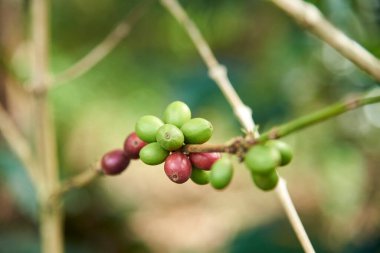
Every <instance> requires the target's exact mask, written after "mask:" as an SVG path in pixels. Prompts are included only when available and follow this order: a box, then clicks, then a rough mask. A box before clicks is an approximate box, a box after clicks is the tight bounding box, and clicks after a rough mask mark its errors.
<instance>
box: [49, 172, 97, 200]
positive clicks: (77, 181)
mask: <svg viewBox="0 0 380 253" xmlns="http://www.w3.org/2000/svg"><path fill="white" fill-rule="evenodd" d="M101 175H103V172H102V170H101V169H99V166H93V167H92V168H89V169H87V170H85V171H83V172H82V173H80V174H78V175H76V176H74V177H72V178H70V179H68V180H66V181H64V182H63V183H62V184H61V186H60V187H59V188H57V189H56V190H55V191H54V192H53V193H52V195H51V196H50V199H56V198H58V197H60V196H62V195H63V194H64V193H66V192H68V191H69V190H71V189H74V188H79V187H83V186H85V185H87V184H89V183H90V182H92V181H93V180H95V179H97V178H98V177H99V176H101Z"/></svg>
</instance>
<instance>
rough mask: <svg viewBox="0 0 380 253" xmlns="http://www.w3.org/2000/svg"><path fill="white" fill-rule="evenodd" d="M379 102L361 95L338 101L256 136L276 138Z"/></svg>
mask: <svg viewBox="0 0 380 253" xmlns="http://www.w3.org/2000/svg"><path fill="white" fill-rule="evenodd" d="M379 102H380V96H375V97H362V98H357V99H354V100H349V101H346V102H338V103H336V104H333V105H331V106H329V107H326V108H324V109H322V110H319V111H316V112H314V113H311V114H309V115H306V116H303V117H300V118H298V119H295V120H293V121H290V122H289V123H286V124H284V125H281V126H278V127H274V128H272V129H271V130H269V131H267V132H265V133H264V134H262V135H261V136H260V137H259V138H258V140H257V141H258V142H265V141H266V140H268V139H278V138H281V137H284V136H286V135H288V134H290V133H293V132H295V131H298V130H300V129H304V128H306V127H309V126H312V125H314V124H317V123H319V122H322V121H325V120H327V119H330V118H332V117H335V116H338V115H340V114H343V113H345V112H348V111H351V110H354V109H357V108H359V107H362V106H364V105H368V104H374V103H379Z"/></svg>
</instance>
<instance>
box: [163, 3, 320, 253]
mask: <svg viewBox="0 0 380 253" xmlns="http://www.w3.org/2000/svg"><path fill="white" fill-rule="evenodd" d="M161 3H162V4H163V5H164V6H165V7H166V8H167V9H168V10H169V12H171V13H172V15H173V16H174V17H175V18H176V19H177V21H178V22H179V23H180V24H182V26H183V27H184V28H185V30H186V31H187V33H188V34H189V36H190V38H191V39H192V41H193V43H194V45H195V46H196V48H197V49H198V51H199V53H200V55H201V57H202V58H203V60H204V61H205V62H206V65H207V66H208V68H209V76H210V77H211V78H212V79H214V81H215V82H216V83H217V85H218V86H219V88H220V89H221V90H222V92H223V94H224V96H225V97H226V98H227V100H228V101H229V103H230V104H231V106H232V108H233V110H234V113H235V115H236V116H237V118H238V119H239V121H240V123H241V125H242V126H243V127H244V128H245V130H246V131H247V133H248V135H247V137H250V136H253V137H256V138H258V137H259V132H258V131H257V128H255V123H254V121H253V118H252V110H251V108H249V107H248V106H246V105H245V104H243V102H242V101H241V99H240V97H239V95H238V94H237V93H236V91H235V90H234V88H233V87H232V84H231V82H230V80H229V79H228V77H227V70H226V68H225V67H224V66H222V65H220V64H219V63H218V62H217V60H216V58H215V57H214V55H213V54H212V52H211V49H210V47H209V46H208V44H207V43H206V41H205V40H204V38H203V37H202V34H201V33H200V32H199V30H198V28H197V27H196V25H195V24H194V23H193V22H192V21H191V19H190V18H189V17H188V16H187V14H186V12H185V10H184V9H183V8H182V7H181V5H180V4H179V3H178V1H177V0H161ZM243 151H244V150H243ZM237 152H241V148H240V149H237ZM282 180H283V179H282ZM278 189H279V190H278V191H276V193H277V195H280V194H282V195H284V196H285V195H287V196H289V193H288V190H287V188H286V187H281V188H278ZM279 197H280V196H279ZM280 198H281V197H280ZM281 203H282V204H283V205H285V206H284V209H286V210H288V209H291V208H292V207H293V203H292V201H291V199H290V197H289V198H288V201H286V202H281ZM286 205H288V206H286ZM293 209H294V207H293ZM286 214H287V215H288V218H289V220H290V222H291V224H292V225H293V224H298V225H299V226H298V227H293V228H294V231H295V232H296V233H299V232H300V231H301V232H302V234H300V235H298V234H297V236H298V238H299V239H300V240H301V241H300V242H301V244H302V245H303V246H304V245H311V243H310V240H309V238H308V237H307V235H306V232H305V230H304V228H303V226H302V223H301V221H300V219H299V217H298V214H297V212H296V211H295V209H294V212H287V213H286ZM297 221H298V223H297ZM304 235H305V236H304ZM309 252H310V253H311V252H313V251H307V253H309Z"/></svg>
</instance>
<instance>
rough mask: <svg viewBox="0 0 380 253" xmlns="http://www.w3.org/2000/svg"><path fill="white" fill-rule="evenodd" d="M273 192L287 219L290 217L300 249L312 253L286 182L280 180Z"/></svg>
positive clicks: (311, 246) (311, 247) (312, 249)
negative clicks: (300, 245)
mask: <svg viewBox="0 0 380 253" xmlns="http://www.w3.org/2000/svg"><path fill="white" fill-rule="evenodd" d="M275 191H276V193H277V197H278V199H279V200H280V202H281V203H282V207H283V208H284V210H285V213H286V214H287V215H288V217H292V218H291V219H289V220H290V222H291V224H292V227H293V229H294V231H295V232H296V236H297V237H298V240H299V241H300V242H301V244H302V247H303V249H304V251H305V252H306V253H314V252H315V250H314V248H313V245H311V242H310V240H309V238H308V236H307V234H306V231H305V229H304V227H303V225H302V222H301V220H300V218H299V216H298V214H297V211H296V208H295V207H294V204H293V202H292V199H291V198H290V195H289V191H288V189H287V187H286V181H285V180H284V179H283V178H280V180H279V182H278V184H277V186H276V188H275Z"/></svg>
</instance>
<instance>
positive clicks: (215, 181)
mask: <svg viewBox="0 0 380 253" xmlns="http://www.w3.org/2000/svg"><path fill="white" fill-rule="evenodd" d="M232 176H233V167H232V162H231V160H230V159H229V158H227V157H223V158H220V159H219V160H217V161H216V162H215V163H214V164H213V165H212V167H211V171H210V183H211V185H212V187H214V188H215V189H219V190H220V189H223V188H225V187H226V186H227V185H228V184H229V183H230V182H231V179H232Z"/></svg>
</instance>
